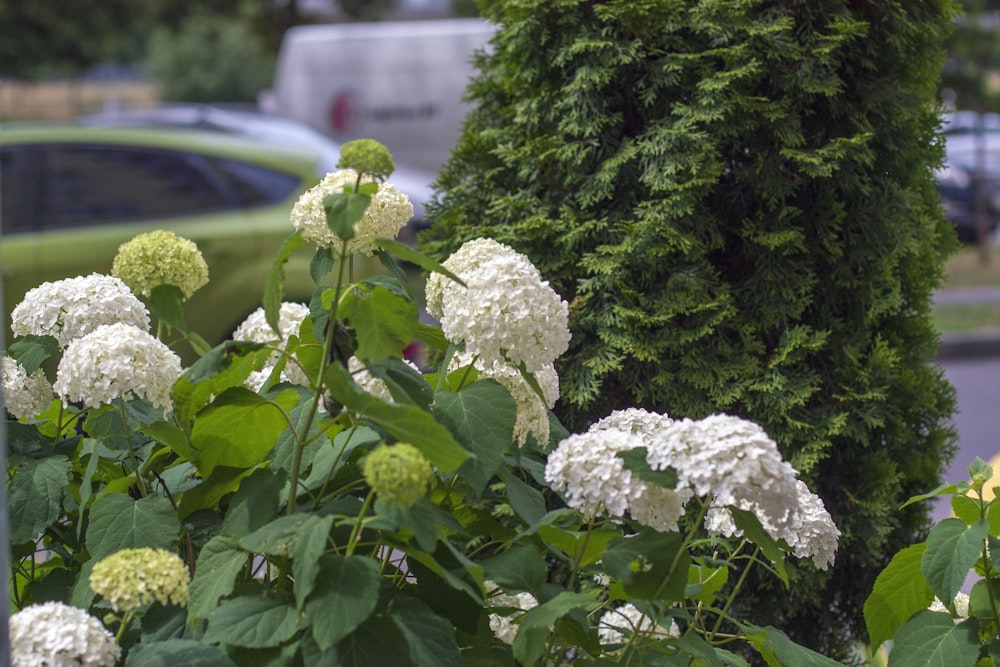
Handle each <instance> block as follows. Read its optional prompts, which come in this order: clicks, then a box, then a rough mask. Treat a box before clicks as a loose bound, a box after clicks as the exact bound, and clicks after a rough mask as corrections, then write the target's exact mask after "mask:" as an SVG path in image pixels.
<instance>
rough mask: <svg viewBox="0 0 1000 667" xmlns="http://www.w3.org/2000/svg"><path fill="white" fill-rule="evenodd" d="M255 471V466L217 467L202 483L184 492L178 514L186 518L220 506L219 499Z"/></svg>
mask: <svg viewBox="0 0 1000 667" xmlns="http://www.w3.org/2000/svg"><path fill="white" fill-rule="evenodd" d="M253 472H254V469H253V468H246V469H244V468H216V469H215V470H213V471H212V474H211V475H209V477H208V478H207V479H205V480H204V481H202V483H201V484H199V485H198V486H196V487H194V488H192V489H188V490H187V491H185V492H184V494H183V495H182V496H181V502H180V504H179V506H178V508H177V515H178V516H179V517H180V518H182V519H185V518H187V517H188V516H190V515H191V514H194V513H195V512H197V511H198V510H207V509H214V508H216V507H218V505H219V501H220V500H222V499H223V498H225V497H226V496H227V495H229V494H230V493H233V492H234V491H236V490H237V489H238V488H240V482H241V481H242V480H243V478H244V477H249V476H250V475H251V474H253Z"/></svg>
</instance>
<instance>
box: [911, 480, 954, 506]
mask: <svg viewBox="0 0 1000 667" xmlns="http://www.w3.org/2000/svg"><path fill="white" fill-rule="evenodd" d="M954 493H958V485H957V484H941V485H940V486H938V487H937V488H936V489H934V490H933V491H928V492H927V493H921V494H920V495H917V496H913V497H911V498H910V499H909V500H907V501H906V502H905V503H903V504H902V505H900V506H899V509H903V508H904V507H906V506H907V505H912V504H913V503H916V502H920V501H921V500H930V499H931V498H936V497H937V496H942V495H946V494H947V495H951V494H954Z"/></svg>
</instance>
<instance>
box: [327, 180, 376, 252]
mask: <svg viewBox="0 0 1000 667" xmlns="http://www.w3.org/2000/svg"><path fill="white" fill-rule="evenodd" d="M371 200H372V198H371V196H370V195H365V194H360V193H357V192H336V193H334V194H332V195H328V196H327V197H326V199H324V200H323V209H324V210H325V211H326V226H327V227H329V228H330V231H331V232H333V233H334V234H336V235H337V238H339V239H340V240H342V241H350V240H351V239H353V238H354V233H355V232H354V225H356V224H357V223H358V222H360V221H361V218H362V217H364V215H365V211H366V210H368V205H369V204H370V203H371Z"/></svg>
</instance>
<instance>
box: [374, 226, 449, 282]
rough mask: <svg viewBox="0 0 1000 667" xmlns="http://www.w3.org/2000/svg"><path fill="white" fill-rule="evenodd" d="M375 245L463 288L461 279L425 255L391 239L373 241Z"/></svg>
mask: <svg viewBox="0 0 1000 667" xmlns="http://www.w3.org/2000/svg"><path fill="white" fill-rule="evenodd" d="M375 245H377V246H378V247H379V248H382V249H383V250H387V251H389V252H391V253H392V254H393V255H395V256H396V257H398V258H399V259H401V260H403V261H404V262H409V263H411V264H416V265H417V266H419V267H420V268H421V269H424V270H425V271H433V272H435V273H441V274H443V275H446V276H448V277H449V278H451V279H452V280H454V281H455V282H456V283H458V284H459V285H462V286H463V287H464V286H465V283H464V282H462V279H461V278H459V277H458V276H456V275H455V274H454V273H452V272H451V271H449V270H448V269H446V268H444V266H442V265H441V264H440V263H439V262H437V261H435V260H433V259H431V258H430V257H428V256H427V255H425V254H423V253H422V252H420V251H418V250H414V249H413V248H410V247H409V246H405V245H403V244H402V243H400V242H399V241H394V240H393V239H387V238H378V239H375Z"/></svg>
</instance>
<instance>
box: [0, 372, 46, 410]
mask: <svg viewBox="0 0 1000 667" xmlns="http://www.w3.org/2000/svg"><path fill="white" fill-rule="evenodd" d="M0 375H2V376H3V402H4V407H5V408H6V409H7V412H9V413H10V414H12V415H14V417H15V418H16V419H23V418H29V419H30V418H32V417H35V416H37V415H38V414H39V413H40V412H41V411H42V410H44V409H45V408H47V407H49V404H50V403H51V402H52V398H53V396H54V394H53V392H52V385H51V384H49V380H48V378H46V377H45V371H43V370H42V369H41V368H36V369H35V372H34V373H32V374H31V375H28V373H27V371H25V370H24V367H23V366H21V364H19V363H18V362H17V360H16V359H13V358H11V357H3V363H2V365H0Z"/></svg>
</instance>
